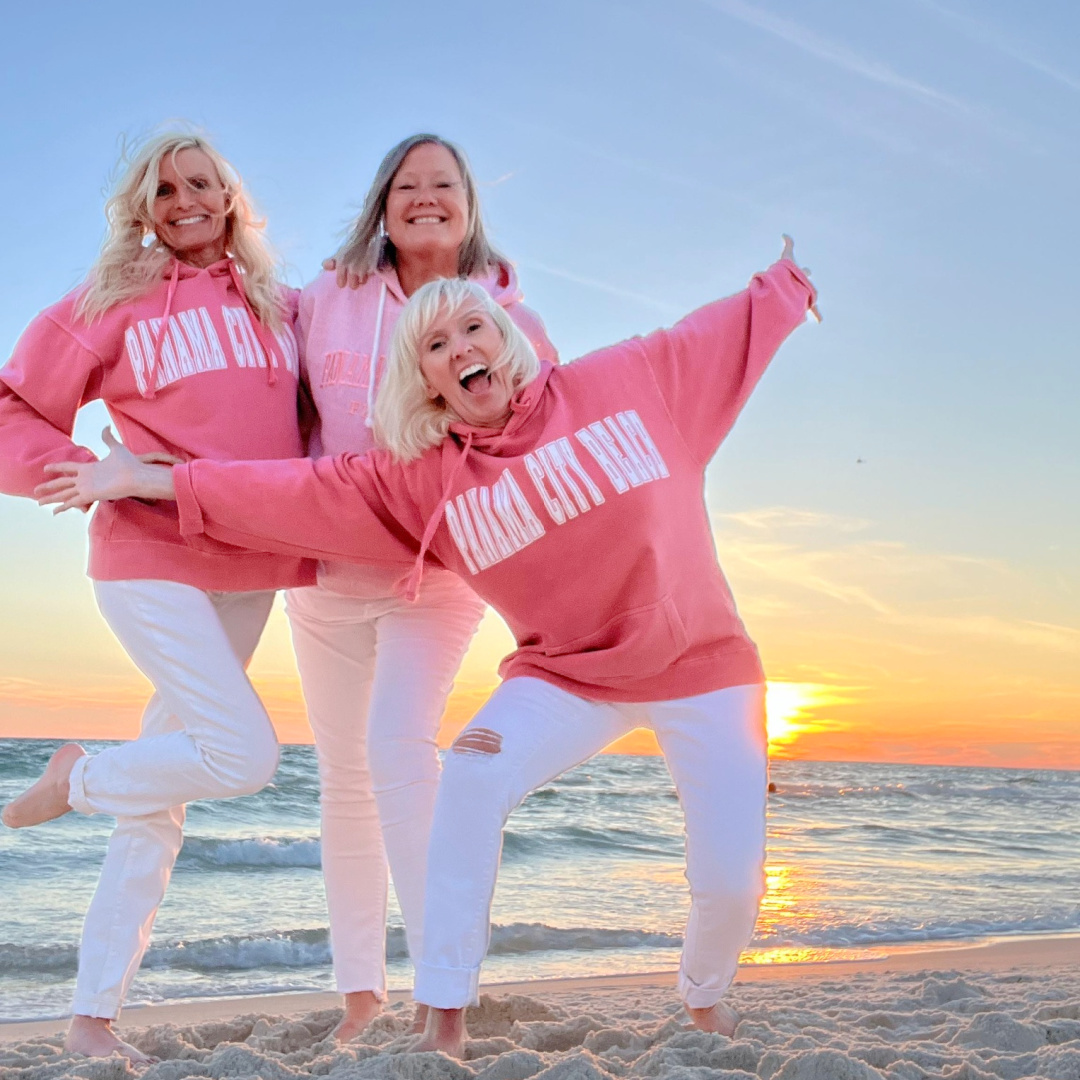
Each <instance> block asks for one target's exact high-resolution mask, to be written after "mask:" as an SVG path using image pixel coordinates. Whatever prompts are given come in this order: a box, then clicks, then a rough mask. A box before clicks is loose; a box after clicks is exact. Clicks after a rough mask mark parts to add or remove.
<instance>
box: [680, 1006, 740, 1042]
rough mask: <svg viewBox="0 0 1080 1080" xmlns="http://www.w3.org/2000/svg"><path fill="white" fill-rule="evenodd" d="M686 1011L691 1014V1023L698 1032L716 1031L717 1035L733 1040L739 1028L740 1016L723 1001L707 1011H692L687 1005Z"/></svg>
mask: <svg viewBox="0 0 1080 1080" xmlns="http://www.w3.org/2000/svg"><path fill="white" fill-rule="evenodd" d="M686 1011H687V1012H688V1013H689V1014H690V1023H691V1024H693V1026H694V1027H696V1028H697V1029H698V1031H715V1032H716V1034H717V1035H726V1036H727V1037H728V1038H731V1036H732V1035H734V1034H735V1029H736V1028H737V1027H738V1026H739V1014H738V1013H737V1012H736V1011H735V1010H734V1009H733V1008H732V1007H731V1006H730V1005H725V1004H724V1003H723V1002H722V1001H718V1002H717V1003H716V1004H715V1005H710V1006H709V1008H707V1009H691V1008H690V1006H689V1005H687V1006H686Z"/></svg>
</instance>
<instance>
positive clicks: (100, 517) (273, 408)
mask: <svg viewBox="0 0 1080 1080" xmlns="http://www.w3.org/2000/svg"><path fill="white" fill-rule="evenodd" d="M80 294H81V290H79V289H77V290H75V292H73V293H70V294H69V295H68V296H65V297H64V299H63V300H61V301H60V302H59V303H57V304H54V305H53V306H52V307H50V308H48V309H46V310H45V311H43V312H42V313H41V314H40V315H38V316H37V318H35V319H34V321H33V322H32V323H31V324H30V325H29V326H28V327H27V329H26V331H25V332H24V333H23V335H22V337H20V338H19V341H18V342H17V343H16V345H15V351H14V353H13V354H12V356H11V359H10V360H9V361H8V362H7V364H6V365H5V366H4V367H3V368H0V491H3V492H5V493H6V494H9V495H24V496H30V495H32V494H33V491H34V488H35V487H36V486H37V485H38V484H40V483H42V482H43V481H44V480H46V479H48V477H47V476H46V475H45V473H44V471H43V467H44V466H45V465H46V464H47V463H49V462H54V461H93V460H95V457H94V454H93V453H92V452H91V451H90V450H88V449H87V448H86V447H83V446H77V445H76V444H75V443H74V442H72V440H71V433H72V429H73V427H74V423H75V414H76V412H77V411H78V410H79V408H80V406H82V405H84V404H86V403H87V402H88V401H93V400H95V399H97V398H100V399H101V400H103V401H104V402H105V405H106V407H107V408H108V410H109V415H110V416H111V418H112V421H113V423H114V424H115V426H116V429H117V431H118V432H119V435H120V438H121V440H122V441H123V442H124V444H125V445H126V446H127V447H128V449H130V450H131V451H132V452H133V453H136V454H144V453H148V452H150V451H164V452H166V453H169V454H174V455H176V456H178V457H181V458H184V459H187V460H190V459H192V458H209V459H211V460H218V461H233V460H245V459H259V458H293V457H298V456H299V455H301V454H302V453H303V443H302V441H301V437H300V432H299V429H298V425H297V415H296V408H297V401H296V397H297V387H298V377H299V357H298V352H297V347H296V339H295V337H294V335H293V330H292V322H293V319H294V317H295V306H296V293H295V291H293V290H288V291H286V292H284V293H283V300H284V301H285V303H286V304H287V307H288V310H287V312H286V325H285V327H284V328H283V329H282V330H281V331H280V332H279V333H277V334H271V333H270V332H269V331H268V330H266V329H265V328H264V327H263V326H262V325H261V324H260V323H259V322H258V320H257V319H256V318H255V316H254V313H253V312H252V310H251V307H250V305H249V304H248V302H247V298H246V296H245V294H244V292H243V290H242V289H241V287H240V278H239V274H238V271H237V269H236V266H235V264H234V263H233V262H232V261H231V260H229V259H225V260H222V261H221V262H218V263H215V264H213V265H212V266H210V267H208V268H206V269H205V270H200V269H198V268H196V267H193V266H188V265H187V264H186V263H181V262H177V261H174V262H173V264H172V268H171V273H170V275H169V276H168V277H166V278H165V279H164V280H162V282H161V283H160V284H159V285H157V286H156V287H154V288H153V289H151V290H150V291H149V292H147V293H145V294H144V295H143V296H140V297H138V298H137V299H135V300H132V301H129V302H127V303H124V304H120V305H117V306H116V307H113V308H111V309H110V310H109V311H106V312H105V314H104V315H102V316H100V317H98V318H96V319H94V320H93V322H91V323H89V324H88V323H87V322H86V320H85V319H83V318H81V317H80V316H77V315H76V314H75V307H76V304H77V302H78V299H79V296H80ZM268 358H269V361H268ZM89 573H90V576H91V577H92V578H96V579H98V580H102V581H116V580H126V579H135V578H159V579H163V580H166V581H177V582H180V583H182V584H185V585H193V586H195V587H196V588H200V589H215V590H221V591H226V592H245V591H248V590H255V589H278V588H289V587H292V586H296V585H305V584H309V583H311V582H312V581H313V580H314V564H313V563H312V562H311V561H310V560H305V559H304V558H302V557H300V556H295V555H280V554H277V555H274V554H268V553H266V552H265V551H258V550H256V551H237V550H236V549H232V550H229V549H222V550H219V551H216V552H207V551H197V550H195V549H194V548H192V547H191V546H190V545H188V544H186V543H184V541H183V540H182V539H181V538H180V526H179V522H178V519H177V510H176V506H175V505H174V504H173V503H168V502H165V503H146V502H141V501H137V500H134V499H123V500H120V501H118V502H106V503H102V504H100V505H99V506H98V508H97V510H96V512H95V513H94V518H93V521H92V522H91V523H90V566H89Z"/></svg>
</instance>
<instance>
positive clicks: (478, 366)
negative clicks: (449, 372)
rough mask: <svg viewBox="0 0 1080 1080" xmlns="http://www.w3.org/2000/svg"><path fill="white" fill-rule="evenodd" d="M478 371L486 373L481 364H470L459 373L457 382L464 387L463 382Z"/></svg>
mask: <svg viewBox="0 0 1080 1080" xmlns="http://www.w3.org/2000/svg"><path fill="white" fill-rule="evenodd" d="M480 371H487V368H486V367H484V365H483V364H470V365H469V366H468V367H467V368H466V369H465V370H464V371H462V372H460V373H459V375H458V382H459V383H460V384H461V385H462V386H464V385H465V380H466V379H467V378H468V377H469V376H470V375H475V374H477V372H480Z"/></svg>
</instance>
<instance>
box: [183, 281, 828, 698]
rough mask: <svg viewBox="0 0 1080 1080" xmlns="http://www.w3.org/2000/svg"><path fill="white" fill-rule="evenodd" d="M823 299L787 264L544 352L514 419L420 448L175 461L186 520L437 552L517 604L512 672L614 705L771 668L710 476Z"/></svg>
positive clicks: (354, 547) (283, 539)
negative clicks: (747, 407)
mask: <svg viewBox="0 0 1080 1080" xmlns="http://www.w3.org/2000/svg"><path fill="white" fill-rule="evenodd" d="M814 297H815V293H814V289H813V286H811V284H810V283H809V281H808V280H807V279H806V277H805V276H804V275H803V274H802V272H801V271H800V270H799V269H798V268H797V267H796V266H795V264H794V263H792V262H790V261H787V260H785V261H781V262H778V263H776V264H775V265H774V266H772V267H771V268H770V269H769V270H768V271H767V272H765V273H763V274H759V275H757V276H756V277H754V279H753V280H752V281H751V283H750V287H749V288H748V289H747V290H746V291H744V292H741V293H739V294H737V295H735V296H732V297H730V298H728V299H726V300H719V301H717V302H715V303H712V304H709V305H707V306H706V307H703V308H701V309H700V310H698V311H696V312H694V313H693V314H691V315H689V316H687V317H686V318H685V319H683V320H682V321H681V322H679V323H678V324H676V325H675V326H674V327H673V328H672V329H670V330H660V331H657V332H656V333H654V334H651V335H650V336H649V337H647V338H636V339H633V340H631V341H626V342H623V343H622V344H620V345H614V346H612V347H610V348H607V349H601V350H599V351H598V352H595V353H591V354H590V355H588V356H586V357H583V358H582V359H580V360H577V361H575V362H574V363H572V364H567V365H565V366H563V367H552V366H551V365H550V364H546V363H545V364H544V365H543V367H542V370H541V373H540V375H539V376H538V377H537V378H536V379H535V380H534V381H533V382H531V383H530V384H529V385H528V386H526V387H524V388H523V389H522V390H521V391H519V393H518V395H517V396H516V398H515V399H514V401H513V402H512V408H513V415H512V416H511V418H510V420H509V421H508V423H507V425H506V427H505V428H504V429H503V431H502V432H500V433H492V432H490V431H487V432H485V431H480V430H476V429H459V430H456V431H454V433H453V435H452V437H450V438H447V439H446V440H445V441H444V442H443V443H442V444H441V445H440V446H438V447H435V448H433V449H431V450H429V451H427V452H426V453H425V454H423V455H422V456H421V457H420V458H418V459H416V460H415V461H412V462H408V463H404V464H401V463H395V462H394V461H393V460H392V459H391V457H390V455H389V454H388V453H387V452H386V451H376V452H374V453H372V454H369V455H367V456H364V457H361V456H358V455H352V454H343V455H340V456H339V457H336V458H321V459H320V460H318V461H300V462H295V461H292V462H273V463H269V462H266V463H234V464H224V465H222V464H216V463H213V462H203V461H197V462H193V463H191V464H190V465H186V466H177V467H176V468H175V469H174V470H173V472H174V479H175V482H176V493H177V500H178V503H179V506H180V527H181V531H182V532H183V534H184V535H185V536H187V537H191V538H198V539H196V540H195V542H197V543H202V544H207V543H210V544H213V545H216V544H218V543H221V542H224V543H231V544H239V545H243V546H245V547H259V546H263V547H266V548H268V549H270V550H274V551H282V552H291V553H295V554H313V555H318V556H320V557H322V558H337V559H349V560H355V561H357V562H361V561H363V562H371V563H376V564H380V565H385V566H398V567H402V566H405V565H406V564H407V563H408V562H409V561H410V560H415V559H417V558H418V557H419V558H426V559H428V560H434V561H435V562H437V563H438V564H440V565H442V566H445V567H447V568H449V569H452V570H454V571H455V572H456V573H458V574H460V575H461V576H462V577H463V578H464V579H465V580H466V581H468V582H469V584H470V585H472V587H473V588H474V589H475V590H476V592H477V593H478V594H479V595H480V596H482V597H483V598H484V599H485V600H487V601H488V603H490V604H491V606H492V607H494V608H495V610H496V611H498V612H499V613H500V614H501V615H502V616H503V618H505V619H506V621H507V623H508V625H509V626H510V629H511V631H512V632H513V633H514V636H515V638H516V640H517V645H518V647H517V649H516V650H515V651H514V652H512V653H511V654H510V655H509V656H508V657H507V658H506V659H505V660H504V661H503V662H502V665H501V666H500V669H499V670H500V674H502V676H503V677H504V678H512V677H515V676H523V675H530V676H535V677H537V678H541V679H546V680H547V681H548V682H551V683H554V684H555V685H557V686H561V687H563V688H564V689H566V690H569V691H570V692H571V693H575V694H579V695H581V696H583V697H586V698H590V699H595V700H602V701H603V700H606V701H663V700H669V699H672V698H680V697H690V696H692V695H695V694H701V693H706V692H708V691H712V690H718V689H721V688H723V687H727V686H737V685H743V684H748V683H758V682H761V681H762V679H763V673H762V669H761V664H760V661H759V660H758V655H757V650H756V649H755V647H754V644H753V642H751V641H750V639H749V638H748V637H747V635H746V631H745V629H744V628H743V625H742V622H741V621H740V619H739V617H738V614H737V613H736V611H735V604H734V601H733V600H732V597H731V592H730V590H729V589H728V586H727V583H726V582H725V581H724V577H723V574H722V573H721V572H720V567H719V566H718V565H717V561H716V550H715V547H714V545H713V538H712V530H711V528H710V524H709V515H708V511H707V509H706V507H705V502H704V499H703V498H702V492H703V486H704V473H705V467H706V465H707V464H708V462H709V459H710V458H711V457H712V456H713V454H714V453H715V452H716V449H717V447H718V446H719V445H720V442H721V441H722V440H723V438H724V436H725V435H726V434H727V432H728V431H729V430H730V428H731V426H732V424H733V423H734V421H735V418H736V417H737V416H738V414H739V411H740V409H741V408H742V406H743V404H744V403H745V401H746V399H747V397H748V396H749V394H750V392H751V390H752V389H753V387H754V385H755V384H756V383H757V381H758V379H759V378H760V376H761V374H762V372H763V371H764V370H765V367H766V366H767V364H768V363H769V360H770V359H771V358H772V356H773V354H774V353H775V352H776V350H777V349H778V348H779V346H780V344H781V342H782V341H783V340H784V338H785V337H787V335H788V334H789V333H790V332H791V330H792V329H793V328H794V327H796V326H797V325H799V324H800V323H801V322H802V321H803V318H804V316H805V312H806V310H807V308H808V307H809V305H810V304H811V303H812V302H813V300H814ZM205 538H209V539H205ZM414 579H415V575H414ZM414 584H415V580H414Z"/></svg>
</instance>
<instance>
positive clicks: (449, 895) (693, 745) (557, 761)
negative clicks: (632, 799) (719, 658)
mask: <svg viewBox="0 0 1080 1080" xmlns="http://www.w3.org/2000/svg"><path fill="white" fill-rule="evenodd" d="M635 727H648V728H651V729H652V730H653V731H655V732H656V736H657V740H658V741H659V743H660V748H661V750H662V751H663V753H664V757H665V759H666V760H667V764H668V768H669V769H670V771H671V775H672V778H673V780H674V781H675V788H676V790H677V791H678V795H679V801H680V803H681V804H682V809H683V815H684V819H685V829H686V878H687V881H688V882H689V884H690V895H691V907H690V918H689V921H688V922H687V926H686V938H685V944H684V947H683V955H682V962H681V964H680V967H679V980H678V988H679V995H680V996H681V998H682V1000H683V1001H684V1002H685V1003H686V1004H687V1005H688V1006H690V1007H691V1008H708V1007H710V1006H712V1005H714V1004H716V1002H717V1001H719V1000H720V998H721V997H722V996H723V994H724V991H725V990H726V989H727V988H728V985H729V984H730V983H731V980H732V979H733V978H734V976H735V970H736V965H737V963H738V959H739V953H740V952H741V951H742V949H743V948H744V946H745V945H746V943H747V942H748V941H749V940H750V936H751V934H752V933H753V929H754V922H755V920H756V919H757V911H758V904H759V903H760V901H761V897H762V896H763V895H764V862H765V799H766V789H767V786H768V759H767V749H766V736H765V688H764V687H763V686H735V687H731V688H729V689H726V690H717V691H714V692H713V693H710V694H700V695H698V696H696V697H690V698H681V699H677V700H674V701H654V702H643V703H634V704H622V703H609V702H596V701H587V700H585V699H584V698H580V697H577V696H575V695H573V694H570V693H568V692H567V691H565V690H561V689H559V688H558V687H556V686H553V685H552V684H550V683H547V682H543V681H542V680H540V679H534V678H527V677H526V678H514V679H509V680H507V681H506V682H504V683H503V684H502V685H501V686H499V687H498V688H497V689H496V690H495V692H494V693H493V694H492V695H491V698H490V700H489V701H488V703H487V704H486V705H485V706H484V707H483V708H482V709H481V710H480V712H478V713H477V714H476V716H475V717H474V718H473V720H472V722H471V723H470V724H469V726H468V727H467V728H466V729H465V731H466V733H467V732H470V731H475V730H476V729H486V730H487V731H488V732H493V733H495V739H496V740H497V739H498V737H501V746H500V747H499V748H498V750H497V751H496V752H494V753H492V752H483V751H481V750H476V749H473V750H463V749H462V748H458V747H457V743H455V748H452V749H451V751H450V753H448V754H447V755H446V761H445V763H444V767H443V774H442V782H441V784H440V786H439V796H438V801H437V803H436V806H435V822H434V825H433V827H432V831H431V846H430V849H429V854H428V879H427V894H428V896H429V897H430V898H431V902H430V903H429V904H428V905H427V906H426V908H425V910H424V951H423V956H422V959H421V962H420V963H419V964H418V965H417V971H416V987H415V990H414V997H415V998H416V1000H417V1001H420V1002H423V1003H424V1004H427V1005H432V1006H435V1007H436V1008H441V1009H454V1008H460V1007H462V1006H464V1005H469V1004H474V1003H475V1002H476V1001H477V986H478V984H479V978H480V964H481V961H482V960H483V958H484V954H485V953H486V952H487V947H488V940H489V937H490V912H491V898H492V894H493V893H494V891H495V878H496V874H497V873H498V868H499V857H500V854H501V851H502V829H503V825H504V824H505V823H506V819H507V817H508V816H509V814H510V811H511V810H513V809H514V807H515V806H517V805H518V804H519V803H520V802H521V801H522V799H524V798H525V796H526V795H528V793H529V792H530V791H532V790H534V789H535V788H537V787H540V786H541V785H543V784H546V783H548V782H549V781H550V780H552V779H553V778H554V777H556V776H558V775H559V774H560V773H562V772H564V771H565V770H567V769H569V768H571V767H572V766H574V765H578V764H580V763H581V762H583V761H585V760H587V759H588V758H590V757H592V756H593V755H594V754H596V753H597V752H599V751H600V750H602V749H603V748H604V747H605V746H607V745H608V743H610V742H612V741H613V740H615V739H617V738H618V737H619V736H620V735H623V734H625V733H626V732H628V731H630V730H631V729H633V728H635ZM464 734H465V733H463V735H464ZM460 738H461V737H459V739H460ZM490 741H491V740H490V739H489V743H490Z"/></svg>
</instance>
